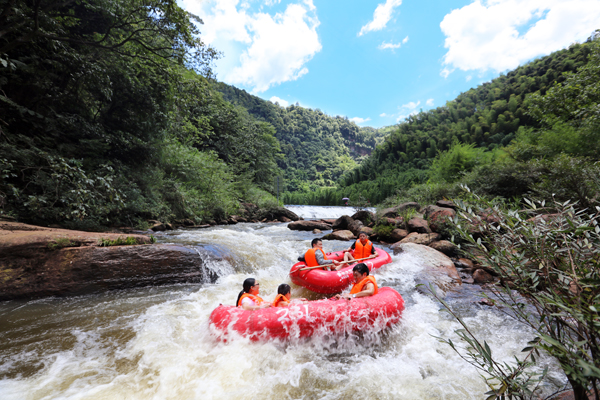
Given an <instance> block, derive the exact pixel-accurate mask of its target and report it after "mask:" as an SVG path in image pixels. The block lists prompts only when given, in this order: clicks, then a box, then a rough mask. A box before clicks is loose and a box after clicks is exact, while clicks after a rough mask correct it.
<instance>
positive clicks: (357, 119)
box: [350, 117, 371, 124]
mask: <svg viewBox="0 0 600 400" xmlns="http://www.w3.org/2000/svg"><path fill="white" fill-rule="evenodd" d="M370 120H371V118H361V117H354V118H350V121H352V122H354V123H355V124H362V123H363V122H367V121H370Z"/></svg>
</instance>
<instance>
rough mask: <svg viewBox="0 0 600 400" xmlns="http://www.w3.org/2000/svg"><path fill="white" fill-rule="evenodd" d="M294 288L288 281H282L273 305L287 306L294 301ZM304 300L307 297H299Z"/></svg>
mask: <svg viewBox="0 0 600 400" xmlns="http://www.w3.org/2000/svg"><path fill="white" fill-rule="evenodd" d="M291 299H292V288H291V287H290V285H288V284H287V283H282V284H281V285H279V287H278V288H277V296H276V297H275V300H273V307H287V306H289V305H290V303H291V302H292V300H291ZM299 300H300V301H302V302H305V301H307V300H306V299H299Z"/></svg>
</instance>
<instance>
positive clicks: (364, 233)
mask: <svg viewBox="0 0 600 400" xmlns="http://www.w3.org/2000/svg"><path fill="white" fill-rule="evenodd" d="M360 235H365V236H366V237H367V238H368V237H369V234H368V233H367V232H359V234H358V236H360Z"/></svg>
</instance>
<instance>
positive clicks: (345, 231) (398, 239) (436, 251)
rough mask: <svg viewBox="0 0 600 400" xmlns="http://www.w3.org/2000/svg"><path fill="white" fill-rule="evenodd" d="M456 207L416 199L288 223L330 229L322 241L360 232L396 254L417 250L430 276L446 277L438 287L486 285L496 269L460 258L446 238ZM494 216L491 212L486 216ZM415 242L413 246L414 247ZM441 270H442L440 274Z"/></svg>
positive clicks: (349, 237) (319, 231) (307, 228)
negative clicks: (341, 214) (426, 261)
mask: <svg viewBox="0 0 600 400" xmlns="http://www.w3.org/2000/svg"><path fill="white" fill-rule="evenodd" d="M455 210H456V206H455V205H454V204H453V203H452V202H451V201H447V200H440V201H437V202H436V204H431V205H427V206H425V207H422V206H421V205H420V204H418V203H415V202H408V203H402V204H399V205H397V206H395V207H391V208H387V209H384V210H381V211H379V212H378V213H377V214H374V213H372V212H370V211H366V210H361V211H358V212H356V213H355V214H353V215H352V216H349V215H344V216H341V217H340V218H338V219H335V220H332V219H320V220H311V221H296V222H291V223H290V224H288V228H289V229H292V230H303V231H312V232H313V233H315V235H320V234H322V233H323V231H328V230H331V231H332V232H330V233H327V234H325V235H324V236H322V237H321V238H322V239H323V240H346V241H349V240H354V239H356V238H357V237H358V235H359V234H360V233H361V232H365V233H367V234H368V235H369V237H370V239H371V240H372V241H379V242H382V243H385V244H389V245H391V248H392V249H393V250H394V253H395V254H399V253H401V252H403V251H407V249H408V251H411V252H419V257H421V258H423V259H425V260H430V261H428V263H429V265H431V266H432V267H431V271H430V272H433V276H441V275H443V276H445V277H448V278H449V280H447V281H445V278H444V279H442V280H441V281H440V280H439V279H436V281H440V282H442V284H438V285H437V286H438V287H440V288H442V289H447V288H448V286H449V285H452V284H461V283H467V284H486V283H492V282H495V281H496V277H495V272H494V271H492V270H490V269H489V268H486V267H484V266H482V265H481V264H479V262H478V260H470V259H467V258H463V257H461V253H460V251H459V248H458V246H456V245H455V244H454V243H452V242H451V241H450V240H449V239H450V238H451V236H452V224H451V223H450V221H449V220H451V219H453V218H454V217H455V216H456V211H455ZM486 218H488V219H489V218H491V219H493V215H489V216H486ZM413 245H416V246H413ZM440 271H443V273H441V274H440Z"/></svg>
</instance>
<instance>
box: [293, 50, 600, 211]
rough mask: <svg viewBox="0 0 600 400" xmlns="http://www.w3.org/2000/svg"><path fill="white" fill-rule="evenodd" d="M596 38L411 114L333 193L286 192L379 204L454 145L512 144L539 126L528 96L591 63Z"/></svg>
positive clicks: (324, 200)
mask: <svg viewBox="0 0 600 400" xmlns="http://www.w3.org/2000/svg"><path fill="white" fill-rule="evenodd" d="M591 44H592V40H591V39H590V40H588V42H586V43H583V44H574V45H571V46H570V47H569V48H568V49H564V50H561V51H557V52H555V53H553V54H551V55H549V56H546V57H542V58H539V59H537V60H534V61H532V62H530V63H528V64H526V65H524V66H521V67H519V68H517V69H515V70H514V71H511V72H509V73H507V74H505V75H504V74H503V75H501V76H500V77H498V78H496V79H494V80H493V81H491V82H489V83H485V84H482V85H480V86H478V87H477V88H474V89H471V90H469V91H467V92H465V93H462V94H461V95H459V96H458V97H457V98H456V99H455V100H453V101H450V102H448V103H447V104H446V105H445V106H443V107H438V108H436V109H433V110H430V111H427V112H420V113H419V114H416V115H413V116H410V117H409V118H408V120H407V121H406V122H403V123H401V124H399V125H398V126H397V129H395V131H394V132H393V133H392V134H390V135H388V136H387V137H386V139H385V140H384V142H383V143H382V144H381V145H380V146H378V147H377V149H376V150H375V151H374V152H373V153H372V154H371V156H370V157H369V158H368V159H367V160H365V161H364V162H363V163H362V164H361V165H360V166H358V167H357V168H354V169H353V170H352V171H349V172H347V173H345V174H344V175H343V176H342V177H341V178H340V180H339V181H338V188H337V189H335V190H319V191H316V192H313V193H309V194H308V193H307V194H301V193H295V194H293V193H292V194H288V195H286V197H285V198H284V199H285V201H286V202H290V203H309V204H339V199H341V198H342V197H351V198H354V199H357V198H358V197H359V196H362V197H363V198H364V199H368V200H370V202H371V203H378V202H381V201H383V200H384V199H385V198H387V197H389V196H391V195H394V194H395V193H397V191H398V190H403V189H405V188H407V187H410V186H412V185H415V184H420V183H424V182H426V181H427V180H428V179H429V178H430V170H429V169H430V167H431V165H432V161H433V160H434V159H435V158H436V156H437V155H438V154H439V152H440V151H442V152H443V151H447V150H449V149H450V147H451V146H452V144H453V143H462V144H465V145H471V148H480V149H485V150H493V149H496V148H502V147H504V146H506V145H508V144H509V143H510V142H511V141H512V140H513V139H514V138H515V137H516V135H517V133H518V131H519V130H520V129H524V128H526V127H532V128H539V127H540V126H541V123H540V119H539V116H535V115H532V114H531V112H530V111H529V107H530V103H529V101H528V100H527V99H528V97H527V96H528V95H531V94H533V93H538V94H539V95H542V96H543V95H544V94H546V92H547V91H548V90H549V89H550V88H551V87H553V86H555V85H560V84H561V83H562V82H563V81H565V79H566V77H565V75H564V73H568V72H574V71H577V70H578V69H579V68H581V67H582V66H584V65H587V63H588V57H589V55H590V52H591V48H592V46H591Z"/></svg>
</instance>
